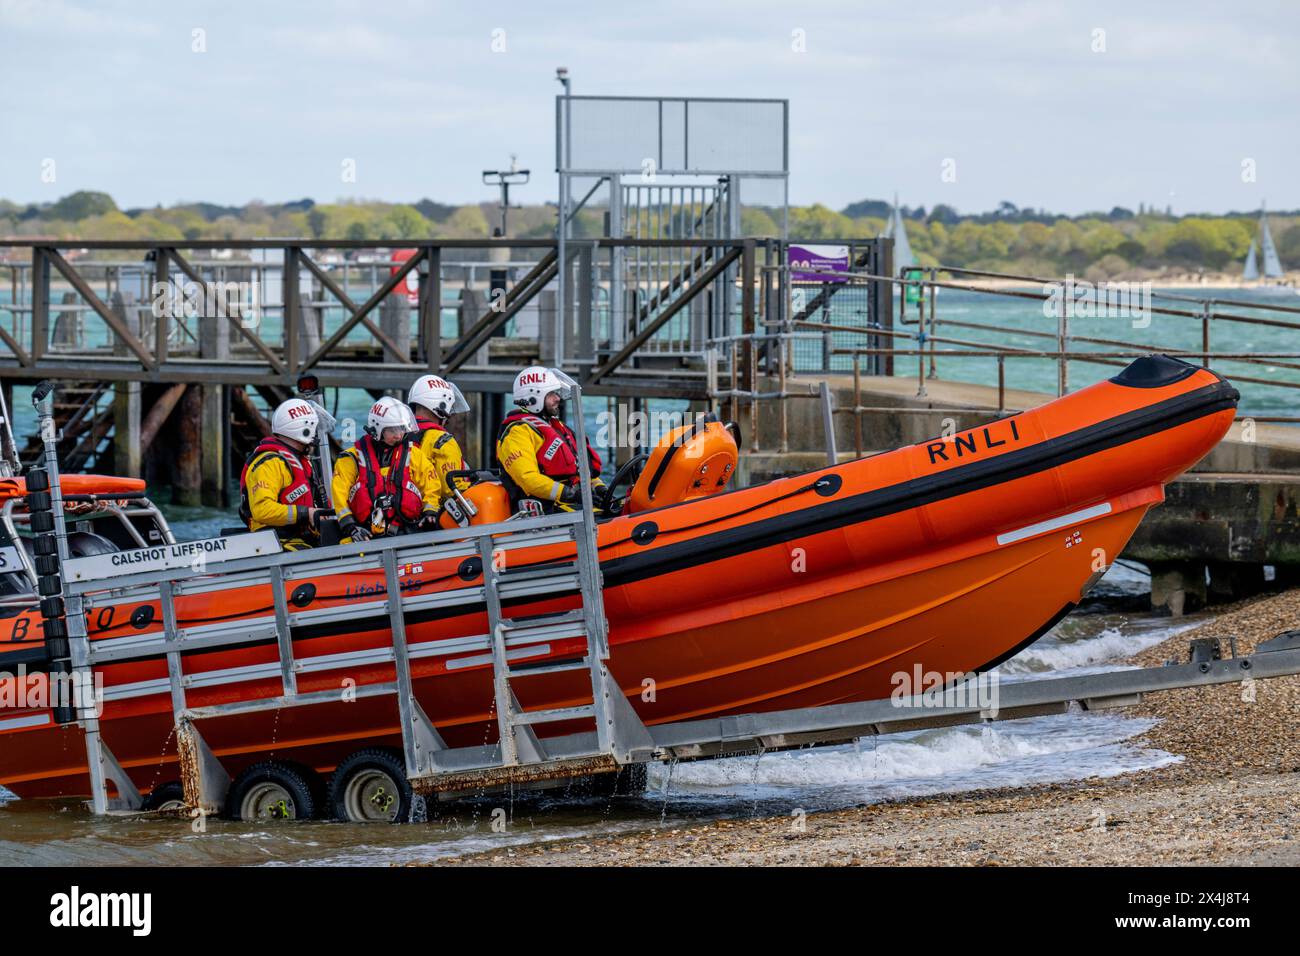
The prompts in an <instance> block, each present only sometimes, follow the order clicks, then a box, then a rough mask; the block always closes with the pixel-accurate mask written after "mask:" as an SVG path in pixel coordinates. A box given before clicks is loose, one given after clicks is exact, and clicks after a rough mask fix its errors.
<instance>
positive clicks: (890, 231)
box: [884, 193, 916, 270]
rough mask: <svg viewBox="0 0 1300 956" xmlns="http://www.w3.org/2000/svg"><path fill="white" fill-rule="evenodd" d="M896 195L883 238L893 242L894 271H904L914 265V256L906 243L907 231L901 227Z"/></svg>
mask: <svg viewBox="0 0 1300 956" xmlns="http://www.w3.org/2000/svg"><path fill="white" fill-rule="evenodd" d="M899 208H900V207H899V205H898V193H894V211H893V213H891V214H890V217H889V224H888V225H887V226H885V234H884V238H886V239H893V240H894V269H895V270H898V269H906V268H908V267H909V266H914V265H916V256H914V255H912V247H911V245H910V244H909V243H908V241H907V229H906V228H905V227H904V226H903V214H902V213H901V212H900V211H899Z"/></svg>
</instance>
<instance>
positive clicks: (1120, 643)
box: [998, 621, 1201, 676]
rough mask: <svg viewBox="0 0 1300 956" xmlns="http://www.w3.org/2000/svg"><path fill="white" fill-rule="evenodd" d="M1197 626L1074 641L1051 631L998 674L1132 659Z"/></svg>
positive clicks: (1114, 631) (1108, 632)
mask: <svg viewBox="0 0 1300 956" xmlns="http://www.w3.org/2000/svg"><path fill="white" fill-rule="evenodd" d="M1200 624H1201V622H1200V621H1190V622H1184V623H1180V624H1165V625H1161V626H1159V627H1151V628H1142V627H1130V628H1128V629H1126V630H1121V629H1120V628H1116V627H1108V628H1106V629H1104V630H1103V631H1102V632H1101V633H1100V634H1098V635H1097V636H1095V637H1085V638H1076V639H1073V640H1070V639H1066V638H1064V637H1061V636H1058V635H1057V634H1056V632H1055V631H1053V632H1052V633H1050V634H1048V635H1046V636H1045V637H1043V638H1042V639H1041V640H1038V641H1036V642H1034V643H1033V644H1031V645H1030V646H1029V647H1027V648H1025V649H1024V650H1023V651H1021V652H1020V653H1019V654H1017V655H1016V656H1015V657H1013V658H1011V660H1009V661H1007V662H1006V663H1004V664H1002V665H1001V666H1000V667H999V668H998V672H999V673H1000V674H1002V675H1004V676H1010V675H1013V674H1024V673H1036V674H1041V672H1043V671H1064V670H1070V669H1072V668H1078V667H1086V666H1089V665H1094V664H1101V663H1104V662H1106V661H1113V660H1116V659H1117V658H1124V657H1132V656H1133V655H1134V654H1138V653H1140V652H1142V651H1144V650H1146V649H1147V648H1149V647H1155V646H1156V645H1157V644H1159V643H1161V642H1162V641H1165V640H1168V639H1169V638H1170V637H1172V636H1173V635H1175V634H1179V633H1181V632H1183V631H1187V630H1190V629H1191V628H1193V627H1198V626H1199V625H1200Z"/></svg>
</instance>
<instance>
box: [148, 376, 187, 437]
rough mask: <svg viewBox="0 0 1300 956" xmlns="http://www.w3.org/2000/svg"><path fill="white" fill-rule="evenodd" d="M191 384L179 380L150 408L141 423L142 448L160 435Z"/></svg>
mask: <svg viewBox="0 0 1300 956" xmlns="http://www.w3.org/2000/svg"><path fill="white" fill-rule="evenodd" d="M189 387H190V386H189V385H187V384H185V383H184V382H178V383H177V384H175V385H173V386H172V387H171V388H169V389H167V391H165V392H163V393H162V394H161V395H160V396H158V400H157V401H156V402H154V403H153V408H151V409H149V414H148V415H146V416H145V418H144V421H143V422H141V423H140V450H141V451H144V450H145V449H146V448H148V447H149V446H150V445H152V444H153V440H154V439H155V438H156V437H158V430H159V429H160V428H162V427H163V425H164V424H166V422H167V419H168V418H169V417H170V416H171V413H172V410H173V409H174V408H176V404H177V403H178V402H179V401H180V400H181V396H183V395H184V394H185V390H186V389H188V388H189Z"/></svg>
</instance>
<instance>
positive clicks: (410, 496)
mask: <svg viewBox="0 0 1300 956" xmlns="http://www.w3.org/2000/svg"><path fill="white" fill-rule="evenodd" d="M346 454H351V455H352V457H353V458H355V459H356V461H357V480H356V481H355V482H354V483H353V485H352V490H351V491H350V492H349V493H348V510H349V511H351V512H352V516H353V517H354V518H356V519H357V520H358V521H366V520H367V519H369V518H370V516H371V514H372V513H373V512H374V509H375V502H376V501H377V500H378V499H379V498H385V497H386V499H387V502H388V503H387V506H386V507H385V508H384V509H383V515H384V521H385V523H397V524H402V523H413V522H415V521H417V520H419V517H420V513H421V512H422V511H423V510H424V497H423V495H421V494H420V488H419V486H418V485H417V484H416V483H415V481H414V480H412V478H411V443H410V442H407V441H403V442H401V443H400V444H398V445H397V447H396V448H393V449H392V450H391V451H389V461H388V474H384V473H383V471H382V469H383V460H382V458H381V452H380V448H379V444H378V442H376V441H375V440H374V439H373V438H371V437H370V436H369V435H362V436H361V438H360V440H359V441H358V442H357V443H356V445H354V446H353V447H352V448H351V449H350V451H349V452H347V453H346Z"/></svg>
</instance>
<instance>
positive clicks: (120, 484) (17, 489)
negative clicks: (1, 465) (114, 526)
mask: <svg viewBox="0 0 1300 956" xmlns="http://www.w3.org/2000/svg"><path fill="white" fill-rule="evenodd" d="M144 489H145V483H144V480H143V479H141V478H117V477H115V476H113V475H60V476H59V490H60V491H61V492H62V493H63V494H65V495H103V496H105V497H112V496H113V495H120V494H123V493H126V492H137V491H144ZM26 494H27V479H26V478H0V501H6V500H8V499H10V498H21V497H22V496H24V495H26Z"/></svg>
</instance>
